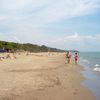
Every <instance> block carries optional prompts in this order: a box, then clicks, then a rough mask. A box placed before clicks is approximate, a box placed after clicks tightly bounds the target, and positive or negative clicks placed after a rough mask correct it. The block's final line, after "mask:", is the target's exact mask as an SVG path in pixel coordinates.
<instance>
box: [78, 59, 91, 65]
mask: <svg viewBox="0 0 100 100" xmlns="http://www.w3.org/2000/svg"><path fill="white" fill-rule="evenodd" d="M80 61H81V62H83V63H88V64H90V62H89V61H88V60H87V59H83V58H80Z"/></svg>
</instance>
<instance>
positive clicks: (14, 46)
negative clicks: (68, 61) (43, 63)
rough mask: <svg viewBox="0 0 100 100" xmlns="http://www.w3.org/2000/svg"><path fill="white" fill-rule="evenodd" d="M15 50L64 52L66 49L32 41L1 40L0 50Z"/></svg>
mask: <svg viewBox="0 0 100 100" xmlns="http://www.w3.org/2000/svg"><path fill="white" fill-rule="evenodd" d="M7 49H9V50H13V51H29V52H48V51H50V52H63V51H64V50H60V49H57V48H51V47H47V46H45V45H41V46H40V45H37V44H31V43H25V44H22V43H15V42H7V41H0V50H7Z"/></svg>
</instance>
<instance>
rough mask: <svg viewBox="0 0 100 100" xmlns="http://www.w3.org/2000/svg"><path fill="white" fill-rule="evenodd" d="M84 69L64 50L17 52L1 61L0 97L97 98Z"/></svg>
mask: <svg viewBox="0 0 100 100" xmlns="http://www.w3.org/2000/svg"><path fill="white" fill-rule="evenodd" d="M11 57H12V54H11ZM82 70H83V68H82V66H80V65H75V64H74V63H71V64H65V54H64V53H31V54H29V55H26V54H25V53H23V54H21V55H18V54H16V59H14V57H12V58H11V59H4V60H2V61H0V100H84V99H85V100H96V98H95V96H94V95H93V94H92V93H91V91H90V90H88V89H87V88H85V87H84V86H82V84H81V83H82V82H83V81H84V80H85V78H84V77H83V76H82V74H81V73H80V71H82Z"/></svg>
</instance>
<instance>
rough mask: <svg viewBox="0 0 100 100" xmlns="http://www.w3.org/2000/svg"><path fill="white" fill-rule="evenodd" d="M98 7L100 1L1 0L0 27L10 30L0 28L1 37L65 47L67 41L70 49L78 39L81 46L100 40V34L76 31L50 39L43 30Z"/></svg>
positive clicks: (99, 7)
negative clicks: (82, 34) (85, 34)
mask: <svg viewBox="0 0 100 100" xmlns="http://www.w3.org/2000/svg"><path fill="white" fill-rule="evenodd" d="M98 9H100V0H0V26H1V27H3V29H4V31H6V30H7V31H6V32H3V31H2V30H0V32H1V33H0V40H8V41H15V42H16V41H20V42H33V43H34V42H35V43H40V44H41V43H43V44H47V45H50V46H52V45H54V46H56V45H57V46H58V47H64V43H66V44H67V45H69V46H68V47H69V48H70V44H73V41H75V42H76V41H77V45H80V43H79V42H78V41H81V42H82V43H83V42H85V40H86V41H88V42H89V40H93V41H99V40H100V35H96V36H91V35H87V36H81V35H79V34H77V33H76V34H74V35H69V36H67V37H62V38H59V37H58V38H57V37H56V36H54V37H53V38H52V40H53V41H52V42H51V37H49V36H48V33H46V31H45V32H44V29H45V27H46V25H49V24H50V25H51V24H52V25H53V23H56V22H59V21H62V20H64V19H70V18H73V17H77V16H84V15H87V14H90V13H93V12H95V11H97V10H98ZM7 28H8V29H7ZM8 30H10V31H9V32H8ZM6 33H9V34H6ZM45 34H46V36H45ZM67 41H70V43H67ZM59 44H60V46H59Z"/></svg>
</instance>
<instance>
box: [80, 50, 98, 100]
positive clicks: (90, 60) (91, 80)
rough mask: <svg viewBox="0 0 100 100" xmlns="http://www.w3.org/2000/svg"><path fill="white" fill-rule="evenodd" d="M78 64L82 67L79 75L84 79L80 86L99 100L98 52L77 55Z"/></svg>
mask: <svg viewBox="0 0 100 100" xmlns="http://www.w3.org/2000/svg"><path fill="white" fill-rule="evenodd" d="M79 64H80V65H82V66H83V68H84V70H83V71H82V72H81V73H82V74H83V76H84V77H85V78H86V80H85V81H84V82H83V83H82V85H84V86H85V87H86V88H88V89H89V90H91V92H92V93H93V94H94V95H95V96H96V100H100V52H81V53H79Z"/></svg>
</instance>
